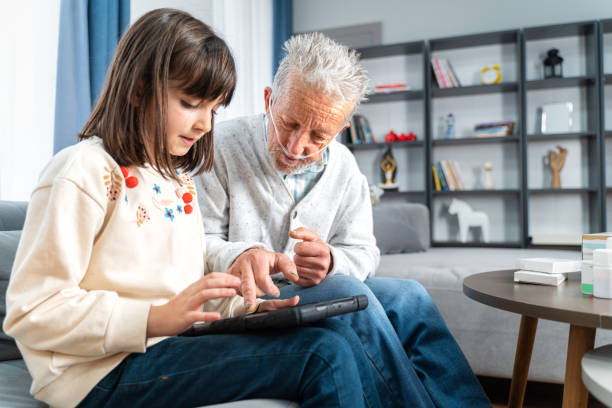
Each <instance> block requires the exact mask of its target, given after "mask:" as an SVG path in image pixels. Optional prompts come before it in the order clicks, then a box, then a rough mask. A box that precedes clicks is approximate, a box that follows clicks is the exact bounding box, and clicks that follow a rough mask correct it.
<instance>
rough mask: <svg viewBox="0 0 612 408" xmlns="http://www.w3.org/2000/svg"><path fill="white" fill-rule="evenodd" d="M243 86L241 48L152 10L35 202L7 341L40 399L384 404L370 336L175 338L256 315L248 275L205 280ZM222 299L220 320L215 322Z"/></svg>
mask: <svg viewBox="0 0 612 408" xmlns="http://www.w3.org/2000/svg"><path fill="white" fill-rule="evenodd" d="M235 83H236V73H235V68H234V61H233V59H232V56H231V54H230V52H229V50H228V47H227V46H226V44H225V43H224V42H223V41H222V40H221V39H220V38H218V37H217V36H216V35H215V34H214V33H213V32H212V31H211V30H210V28H209V27H208V26H206V25H205V24H203V23H202V22H200V21H198V20H196V19H195V18H193V17H191V16H190V15H188V14H186V13H184V12H180V11H177V10H169V9H161V10H156V11H152V12H150V13H148V14H146V15H144V16H143V17H141V18H140V19H139V20H138V21H137V22H136V23H134V25H133V26H131V28H130V29H129V30H128V31H127V32H126V34H125V35H124V36H123V38H122V39H121V41H120V42H119V45H118V48H117V52H116V55H115V58H114V60H113V63H112V66H111V69H110V72H109V74H108V78H107V81H106V84H105V86H104V89H103V92H102V94H101V96H100V99H99V101H98V103H97V105H96V106H95V108H94V110H93V112H92V114H91V117H90V118H89V120H88V122H87V123H86V124H85V127H84V128H83V131H82V133H81V134H80V139H81V141H80V143H78V144H76V145H74V146H72V147H69V148H67V149H65V150H63V151H61V152H59V153H58V154H57V155H56V156H55V157H54V158H53V159H52V161H51V162H50V163H49V164H48V165H47V167H46V168H45V170H44V171H43V173H42V175H41V177H40V182H39V184H38V186H37V187H36V188H35V190H34V192H33V194H32V198H31V202H30V205H29V209H28V215H27V219H26V223H25V226H24V231H23V235H22V238H21V243H20V246H19V250H18V253H17V255H16V259H15V264H14V267H13V272H12V275H11V281H10V284H9V288H8V291H7V316H6V320H5V322H4V329H5V331H6V332H7V333H8V334H10V335H11V336H13V337H15V339H16V340H17V343H18V345H19V348H20V350H21V352H22V354H23V357H24V359H25V361H26V364H27V366H28V369H29V371H30V373H31V374H32V377H33V384H32V387H31V393H32V394H33V395H34V396H35V397H36V398H37V399H39V400H42V401H44V402H46V403H48V404H50V405H53V406H75V405H77V404H80V405H81V406H96V407H97V406H106V405H108V406H147V407H152V406H199V405H205V404H212V403H218V402H223V401H227V400H237V399H245V398H253V397H264V398H284V399H290V400H296V401H301V402H302V406H303V407H310V406H313V407H314V406H316V407H323V406H330V407H336V406H338V407H340V406H345V407H359V406H364V405H365V404H366V402H367V404H368V405H370V406H377V405H379V404H380V402H379V401H378V400H377V395H376V391H374V390H373V387H371V386H370V384H369V380H368V379H367V377H366V376H365V375H366V374H365V373H366V372H367V371H368V370H367V369H366V368H365V365H366V364H367V361H366V357H365V356H364V355H363V352H360V347H359V340H358V339H357V338H356V336H355V335H354V333H353V332H352V331H351V330H350V327H348V326H346V327H344V326H342V324H340V323H339V322H327V323H324V324H323V325H321V327H311V328H302V329H298V330H286V331H281V332H280V333H279V332H269V333H265V332H262V333H260V334H245V335H208V336H201V337H174V336H176V335H177V334H179V333H181V332H183V331H184V330H186V329H187V328H188V327H190V326H191V325H192V324H193V323H194V322H196V321H211V320H215V319H219V318H220V317H229V316H234V315H239V314H242V313H245V312H246V311H245V307H244V301H243V299H242V298H241V297H240V296H237V295H236V288H237V287H238V285H239V279H238V278H236V277H234V276H231V275H229V274H226V273H210V274H207V275H206V276H204V277H203V272H204V264H205V263H204V256H205V253H204V251H205V245H204V242H205V241H204V231H203V227H202V219H201V215H200V211H199V208H198V204H197V202H198V200H197V198H196V196H197V194H198V193H197V191H196V190H195V187H194V183H193V181H192V179H191V177H190V175H189V174H190V173H192V172H195V173H196V174H197V173H198V172H201V171H204V170H209V169H210V168H211V165H212V161H213V153H212V152H213V150H212V146H213V134H212V133H213V123H214V121H213V116H214V114H215V110H216V109H217V108H218V107H219V106H220V105H227V104H228V103H229V102H230V100H231V98H232V95H233V92H234V87H235ZM237 160H239V158H237ZM213 300H214V304H215V306H216V312H208V313H205V312H203V311H202V305H203V304H204V303H206V302H209V301H213ZM297 301H298V299H297V297H295V298H292V299H288V300H268V301H264V302H262V303H260V304H259V306H258V307H259V310H272V309H275V308H282V307H287V306H292V305H295V304H296V303H297ZM209 304H210V303H209ZM209 309H210V308H209ZM279 336H280V337H279ZM279 341H281V342H283V344H282V345H281V346H280V347H279V345H278V342H279ZM357 373H363V374H361V375H362V378H363V381H362V380H360V377H359V375H357ZM362 382H363V384H362Z"/></svg>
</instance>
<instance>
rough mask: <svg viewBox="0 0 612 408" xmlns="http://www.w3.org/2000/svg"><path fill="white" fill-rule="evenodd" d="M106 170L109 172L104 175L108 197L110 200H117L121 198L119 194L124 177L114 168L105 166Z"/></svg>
mask: <svg viewBox="0 0 612 408" xmlns="http://www.w3.org/2000/svg"><path fill="white" fill-rule="evenodd" d="M104 171H105V172H106V173H107V174H105V175H104V185H105V186H106V197H107V198H108V199H109V201H115V200H116V199H117V198H119V194H120V193H121V187H122V184H123V179H122V177H121V176H120V175H119V174H117V172H116V171H115V170H114V169H113V170H111V169H109V168H108V167H106V166H104Z"/></svg>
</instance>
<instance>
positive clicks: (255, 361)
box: [79, 319, 418, 408]
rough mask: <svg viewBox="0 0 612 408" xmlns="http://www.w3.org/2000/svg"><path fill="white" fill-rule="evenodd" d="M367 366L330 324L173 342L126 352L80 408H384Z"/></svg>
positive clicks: (356, 347) (347, 333) (350, 335)
mask: <svg viewBox="0 0 612 408" xmlns="http://www.w3.org/2000/svg"><path fill="white" fill-rule="evenodd" d="M369 365H370V363H369V361H367V357H366V355H365V354H364V353H363V350H362V346H361V344H360V341H359V338H357V336H356V335H355V333H354V331H353V330H352V329H351V328H350V327H349V326H348V325H347V324H346V323H344V322H341V321H337V320H335V321H334V320H330V319H327V321H324V322H322V323H320V324H319V325H317V326H313V327H303V328H297V329H287V330H274V331H273V330H270V331H261V332H252V333H246V334H225V335H204V336H200V337H171V338H168V339H166V340H164V341H162V342H160V343H159V344H156V345H155V346H152V347H150V348H149V349H148V350H147V351H146V352H145V353H144V354H137V353H134V354H131V355H129V356H128V357H127V358H126V359H125V360H124V361H123V362H122V363H121V364H120V365H119V366H117V367H116V368H115V369H114V370H113V371H111V372H110V373H109V374H108V375H106V377H104V378H103V379H102V380H101V381H100V382H99V383H98V384H97V385H96V387H94V388H93V390H91V392H90V393H89V394H88V395H87V397H86V398H85V399H84V400H83V401H82V402H81V404H80V405H79V407H106V406H108V407H120V406H121V407H122V406H128V407H130V408H136V407H198V406H202V405H208V404H215V403H221V402H228V401H236V400H242V399H250V398H278V399H286V400H290V401H298V402H300V403H301V406H302V408H308V407H316V408H319V407H347V408H353V407H380V406H381V403H380V400H379V397H378V393H377V390H376V387H375V386H374V385H373V379H372V378H371V377H370V370H369V368H368V367H369ZM413 402H414V403H415V404H418V401H413ZM411 406H418V405H411Z"/></svg>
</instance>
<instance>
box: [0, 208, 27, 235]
mask: <svg viewBox="0 0 612 408" xmlns="http://www.w3.org/2000/svg"><path fill="white" fill-rule="evenodd" d="M27 209H28V203H27V202H25V201H0V231H18V230H22V229H23V223H24V221H25V217H26V211H27Z"/></svg>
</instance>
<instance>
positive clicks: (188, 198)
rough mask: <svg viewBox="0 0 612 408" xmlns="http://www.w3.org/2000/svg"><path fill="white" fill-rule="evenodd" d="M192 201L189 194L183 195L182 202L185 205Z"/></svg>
mask: <svg viewBox="0 0 612 408" xmlns="http://www.w3.org/2000/svg"><path fill="white" fill-rule="evenodd" d="M192 200H193V196H192V195H191V193H185V194H183V202H184V203H185V204H189V203H190V202H191V201H192Z"/></svg>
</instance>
